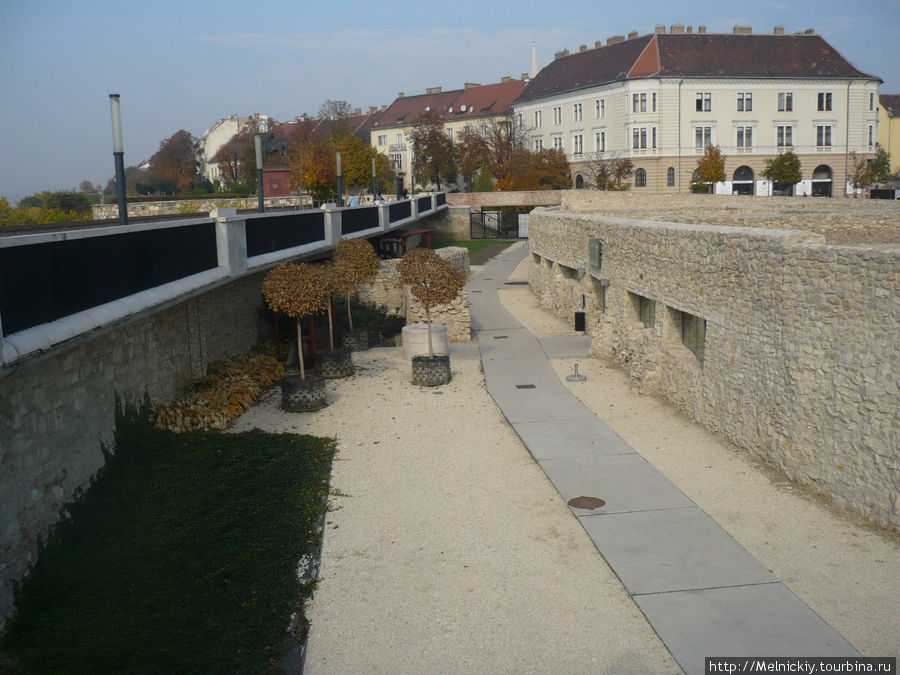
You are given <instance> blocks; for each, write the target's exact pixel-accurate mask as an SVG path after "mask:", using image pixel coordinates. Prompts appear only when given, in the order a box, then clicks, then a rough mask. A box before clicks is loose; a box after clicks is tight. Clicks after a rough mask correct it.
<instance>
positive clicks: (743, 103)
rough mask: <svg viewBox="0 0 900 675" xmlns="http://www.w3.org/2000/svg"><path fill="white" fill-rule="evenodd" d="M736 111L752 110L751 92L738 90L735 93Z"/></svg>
mask: <svg viewBox="0 0 900 675" xmlns="http://www.w3.org/2000/svg"><path fill="white" fill-rule="evenodd" d="M737 109H738V112H751V111H752V110H753V94H751V93H749V92H739V93H738V95H737Z"/></svg>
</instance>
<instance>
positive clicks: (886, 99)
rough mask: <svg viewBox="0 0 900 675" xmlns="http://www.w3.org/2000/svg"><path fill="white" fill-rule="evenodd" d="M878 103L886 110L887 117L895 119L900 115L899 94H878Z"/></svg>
mask: <svg viewBox="0 0 900 675" xmlns="http://www.w3.org/2000/svg"><path fill="white" fill-rule="evenodd" d="M878 102H879V103H881V105H882V107H884V109H885V110H887V113H888V116H890V117H897V116H898V115H900V94H880V95H879V96H878Z"/></svg>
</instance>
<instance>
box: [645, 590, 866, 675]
mask: <svg viewBox="0 0 900 675" xmlns="http://www.w3.org/2000/svg"><path fill="white" fill-rule="evenodd" d="M634 601H635V602H636V603H637V605H638V607H640V608H641V611H642V612H643V613H644V616H646V617H647V619H648V620H649V621H650V623H651V625H652V626H653V628H654V630H656V632H657V634H658V635H659V637H660V638H662V641H663V642H664V643H665V645H666V647H668V648H669V651H670V652H672V656H673V657H674V658H675V660H676V661H678V665H680V666H681V667H682V668H683V669H684V672H685V673H688V674H689V675H692V674H693V673H703V672H705V670H704V659H705V658H706V657H708V656H709V657H712V656H817V657H821V656H859V653H858V652H857V651H856V649H854V648H853V646H852V645H851V644H850V643H849V642H847V641H846V640H845V639H844V638H843V637H841V636H840V634H838V633H837V632H836V631H835V630H834V629H833V628H831V626H829V625H828V624H827V623H825V622H824V621H823V620H822V619H821V617H819V616H818V615H817V614H816V613H815V612H813V611H812V610H811V609H810V608H809V607H807V606H806V605H805V604H803V603H802V602H801V601H800V600H799V599H798V598H797V596H795V595H794V594H793V593H791V591H790V590H789V589H788V588H786V587H785V586H784V584H781V583H771V584H759V585H750V586H737V587H729V588H713V589H704V590H696V591H681V592H677V593H653V594H650V595H636V596H634Z"/></svg>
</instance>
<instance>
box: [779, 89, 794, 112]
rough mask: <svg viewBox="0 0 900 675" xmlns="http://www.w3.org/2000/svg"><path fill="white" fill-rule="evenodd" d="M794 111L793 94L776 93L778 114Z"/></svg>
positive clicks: (790, 92) (787, 92) (789, 92)
mask: <svg viewBox="0 0 900 675" xmlns="http://www.w3.org/2000/svg"><path fill="white" fill-rule="evenodd" d="M793 111H794V92H792V91H779V92H778V112H793Z"/></svg>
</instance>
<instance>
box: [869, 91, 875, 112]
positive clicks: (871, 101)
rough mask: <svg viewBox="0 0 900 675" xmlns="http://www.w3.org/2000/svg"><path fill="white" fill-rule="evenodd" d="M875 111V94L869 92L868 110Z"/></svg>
mask: <svg viewBox="0 0 900 675" xmlns="http://www.w3.org/2000/svg"><path fill="white" fill-rule="evenodd" d="M874 111H875V94H874V93H872V92H869V112H874Z"/></svg>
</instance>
